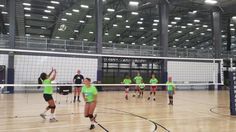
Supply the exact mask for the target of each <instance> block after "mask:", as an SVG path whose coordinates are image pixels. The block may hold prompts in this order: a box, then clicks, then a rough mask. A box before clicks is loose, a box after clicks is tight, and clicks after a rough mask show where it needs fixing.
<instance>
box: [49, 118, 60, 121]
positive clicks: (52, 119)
mask: <svg viewBox="0 0 236 132" xmlns="http://www.w3.org/2000/svg"><path fill="white" fill-rule="evenodd" d="M57 121H58V120H57V119H56V118H51V119H50V122H57Z"/></svg>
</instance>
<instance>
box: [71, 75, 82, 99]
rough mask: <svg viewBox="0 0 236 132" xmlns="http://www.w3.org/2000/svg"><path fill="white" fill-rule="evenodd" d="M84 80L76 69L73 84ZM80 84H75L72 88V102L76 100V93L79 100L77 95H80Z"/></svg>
mask: <svg viewBox="0 0 236 132" xmlns="http://www.w3.org/2000/svg"><path fill="white" fill-rule="evenodd" d="M83 80H84V76H83V75H81V74H80V70H77V74H76V75H75V76H74V79H73V82H74V84H82V82H83ZM80 91H81V86H75V88H74V101H73V102H74V103H75V101H76V95H77V96H78V98H77V101H78V102H80V99H79V96H80Z"/></svg>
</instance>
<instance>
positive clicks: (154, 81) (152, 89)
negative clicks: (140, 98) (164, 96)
mask: <svg viewBox="0 0 236 132" xmlns="http://www.w3.org/2000/svg"><path fill="white" fill-rule="evenodd" d="M149 83H150V84H152V86H150V95H149V97H148V100H150V98H151V96H152V94H153V100H154V101H155V100H156V98H155V95H156V89H157V86H155V84H157V83H158V80H157V78H156V77H155V74H152V78H151V79H150V81H149Z"/></svg>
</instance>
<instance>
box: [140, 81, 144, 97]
mask: <svg viewBox="0 0 236 132" xmlns="http://www.w3.org/2000/svg"><path fill="white" fill-rule="evenodd" d="M139 87H140V96H141V97H143V91H144V88H145V84H144V82H143V80H142V82H141V83H140V84H139Z"/></svg>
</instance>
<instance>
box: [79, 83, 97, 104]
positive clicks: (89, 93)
mask: <svg viewBox="0 0 236 132" xmlns="http://www.w3.org/2000/svg"><path fill="white" fill-rule="evenodd" d="M82 93H83V94H84V95H85V98H86V102H93V101H94V99H95V98H94V97H95V95H97V93H98V92H97V89H96V87H95V86H93V85H91V86H90V87H86V86H85V85H84V86H83V87H82Z"/></svg>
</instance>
